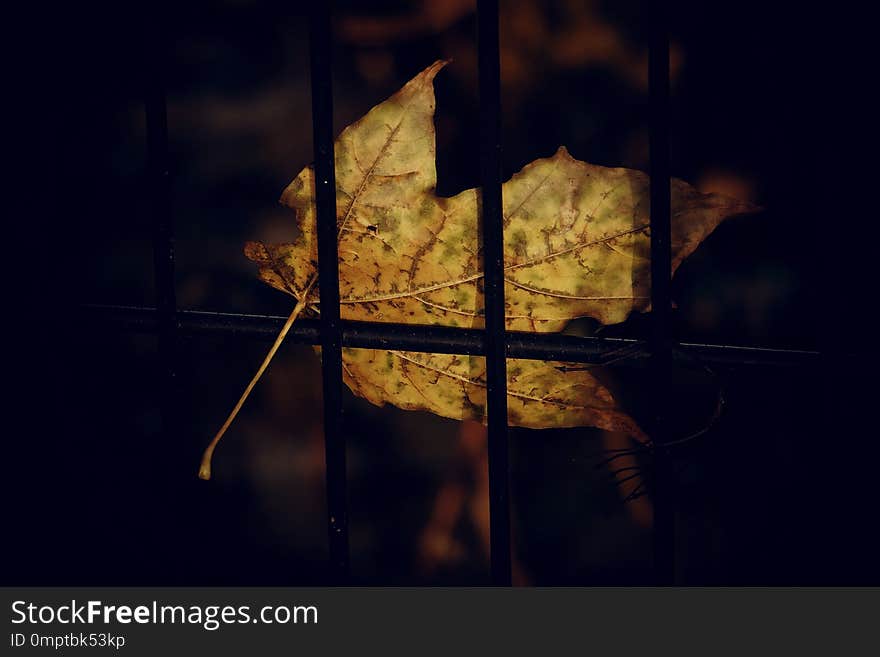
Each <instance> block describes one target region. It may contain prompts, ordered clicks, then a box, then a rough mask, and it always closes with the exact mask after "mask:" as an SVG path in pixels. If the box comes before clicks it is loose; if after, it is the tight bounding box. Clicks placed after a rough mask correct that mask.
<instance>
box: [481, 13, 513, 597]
mask: <svg viewBox="0 0 880 657" xmlns="http://www.w3.org/2000/svg"><path fill="white" fill-rule="evenodd" d="M477 24H478V28H477V29H478V35H477V45H478V58H479V83H480V187H481V190H482V191H481V199H482V221H481V228H482V236H483V271H484V279H483V282H484V292H485V295H484V296H485V304H486V307H485V319H486V401H487V417H488V433H489V555H490V558H489V561H490V574H491V581H492V584H493V585H495V586H510V583H511V557H510V508H509V507H510V492H509V488H510V486H509V469H510V468H509V453H508V441H507V354H506V340H505V336H504V333H505V330H504V328H505V327H504V321H505V320H504V235H503V230H504V224H503V221H502V206H501V68H500V55H499V44H498V0H479V1H478V2H477Z"/></svg>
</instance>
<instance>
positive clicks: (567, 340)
mask: <svg viewBox="0 0 880 657" xmlns="http://www.w3.org/2000/svg"><path fill="white" fill-rule="evenodd" d="M81 310H82V315H81V317H80V322H82V323H84V324H86V323H87V324H88V325H89V327H90V328H94V329H95V330H100V329H101V327H103V328H106V329H110V330H131V331H140V332H150V333H152V332H155V331H156V330H157V327H158V322H157V312H156V309H155V308H140V307H131V306H97V305H96V306H83V307H82V309H81ZM285 319H286V317H281V316H267V315H241V314H232V313H217V312H206V311H197V310H182V311H179V312H178V313H177V325H178V326H179V330H180V333H181V334H182V335H185V336H189V337H193V336H198V335H205V334H211V333H221V334H233V335H242V336H246V337H252V338H254V339H258V340H265V341H271V340H274V339H275V337H276V336H277V335H278V331H279V330H280V329H281V327H282V326H283V325H284V320H285ZM320 325H321V323H320V322H319V321H318V320H313V319H299V320H297V322H296V324H294V326H293V328H292V329H291V330H290V333H289V334H288V337H287V342H290V343H294V344H320V342H321V338H320V330H321V329H320ZM340 325H341V328H342V344H343V346H345V347H358V348H364V349H401V350H404V351H420V352H429V353H440V354H469V355H481V354H485V353H486V347H485V334H484V332H483V331H481V330H479V329H463V328H453V327H448V326H427V325H417V324H391V323H377V322H352V321H342V322H340ZM506 337H507V352H508V355H509V356H510V357H511V358H531V359H535V360H560V361H569V362H573V363H596V364H600V363H603V362H606V360H607V359H608V357H609V355H613V354H614V353H615V352H617V351H618V350H620V349H621V348H624V347H633V348H636V349H637V351H636V352H635V353H633V354H632V356H631V359H629V360H637V359H641V358H644V357H647V356H648V355H649V353H650V352H649V349H648V346H647V344H646V343H644V342H642V341H640V340H635V339H632V338H598V337H581V336H576V335H563V334H559V333H521V332H518V331H508V332H507V334H506ZM674 348H675V351H676V352H680V353H682V354H684V355H685V356H687V357H688V358H697V359H698V360H699V361H700V362H703V363H706V364H709V365H713V364H715V365H749V366H752V365H758V366H777V367H779V366H800V367H814V366H816V365H818V364H819V362H820V360H821V358H822V354H821V352H818V351H811V350H804V349H772V348H767V347H746V346H739V345H721V344H704V343H692V342H682V343H678V344H676V345H675V346H674ZM856 357H857V356H856V355H855V354H850V355H846V354H842V355H840V356H839V358H841V359H843V358H856ZM626 362H628V360H624V361H616V362H615V365H616V366H617V365H621V364H625V363H626Z"/></svg>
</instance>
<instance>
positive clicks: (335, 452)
mask: <svg viewBox="0 0 880 657" xmlns="http://www.w3.org/2000/svg"><path fill="white" fill-rule="evenodd" d="M310 18H311V25H310V32H309V35H310V57H311V82H312V129H313V136H314V147H315V206H316V209H317V221H318V271H319V278H318V285H319V289H320V295H321V368H322V375H323V389H324V445H325V453H326V462H327V514H328V532H329V543H330V569H331V571H330V572H331V577H332V578H333V579H334V583H336V584H342V583H345V582H346V581H347V580H348V577H349V553H348V505H347V499H346V497H347V495H346V488H347V485H346V472H345V437H344V436H343V433H342V331H341V327H340V324H339V265H338V263H339V259H338V253H337V236H336V174H335V161H334V152H333V79H332V64H331V52H332V32H331V23H330V3H329V2H315V3H312V9H311V17H310Z"/></svg>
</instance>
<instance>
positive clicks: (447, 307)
mask: <svg viewBox="0 0 880 657" xmlns="http://www.w3.org/2000/svg"><path fill="white" fill-rule="evenodd" d="M445 64H446V62H443V61H438V62H436V63H434V64H433V65H431V66H430V67H428V68H427V69H425V70H424V71H422V72H421V73H420V74H419V75H417V76H416V77H415V78H413V79H412V80H411V81H410V82H408V83H407V84H406V86H404V87H403V88H402V89H401V90H400V91H398V92H397V93H396V94H395V95H393V96H392V97H391V98H389V99H388V100H386V101H385V102H383V103H381V104H379V105H377V106H376V107H374V108H373V109H372V110H370V111H369V112H368V113H367V114H366V115H365V116H364V117H363V118H361V119H360V120H358V121H357V122H355V123H353V124H352V125H350V126H349V127H347V128H346V129H345V130H344V131H343V132H342V134H341V135H340V136H339V138H338V139H337V141H336V144H335V163H336V206H337V220H338V238H339V244H338V249H339V281H340V302H341V309H340V312H341V316H342V318H343V319H349V320H364V321H381V322H399V323H414V324H442V325H447V326H461V327H473V328H481V327H483V326H484V323H483V292H482V282H483V273H482V271H481V263H482V257H481V250H480V244H479V238H478V222H479V219H478V217H479V203H480V192H479V190H477V189H469V190H466V191H464V192H462V193H460V194H458V195H456V196H453V197H451V198H441V197H438V196H436V195H435V193H434V190H435V186H436V171H435V145H434V121H433V118H434V87H433V79H434V76H435V75H436V74H437V72H438V71H439V70H440V69H441V68H443V66H445ZM502 192H503V215H504V267H505V305H506V310H505V312H506V317H507V322H506V325H507V329H508V330H520V331H540V332H545V331H559V330H561V329H562V328H563V327H564V326H565V324H566V323H567V322H569V321H570V320H572V319H574V318H576V317H585V316H588V317H593V318H595V319H597V320H599V321H600V322H602V323H603V324H611V323H616V322H621V321H623V320H625V319H626V317H627V315H629V313H630V312H632V311H634V310H639V311H644V310H647V309H648V305H649V300H650V260H649V254H650V233H649V216H648V210H649V208H648V202H649V184H648V178H647V176H646V175H645V174H643V173H641V172H638V171H632V170H629V169H619V168H606V167H600V166H595V165H591V164H587V163H585V162H580V161H578V160H575V159H573V158H572V157H571V156H570V155H569V154H568V152H567V151H566V150H565V148H560V149H559V150H558V151H557V153H556V154H555V155H554V156H553V157H551V158H546V159H541V160H536V161H535V162H532V163H531V164H529V165H527V166H526V167H524V168H523V169H522V171H520V172H519V173H517V174H516V175H514V176H513V177H512V178H511V179H510V180H509V181H508V182H506V183H505V184H504V186H503V190H502ZM281 202H282V203H283V204H285V205H287V206H289V207H291V208H292V209H293V210H294V211H295V213H296V227H297V228H298V229H299V236H298V237H297V238H296V240H295V241H294V242H291V243H289V244H263V243H261V242H249V243H248V244H247V245H246V247H245V253H246V255H247V256H248V258H250V259H251V260H253V261H254V262H256V263H257V264H258V265H259V271H260V278H262V279H263V280H264V281H265V282H267V283H269V284H270V285H272V286H274V287H276V288H278V289H279V290H282V291H284V292H287V293H288V294H291V295H292V296H293V297H294V298H295V299H296V300H297V303H296V306H295V308H294V310H293V312H292V313H291V315H290V317H289V318H288V320H287V322H286V324H285V327H284V329H282V331H281V334H280V335H279V336H278V339H277V340H276V342H275V344H274V345H273V347H272V349H271V350H270V352H269V355H268V356H267V358H266V360H265V361H264V363H263V365H262V366H261V368H260V369H259V371H258V372H257V374H256V376H255V377H254V379H253V380H252V381H251V383H250V385H249V386H248V388H247V389H246V390H245V393H244V395H242V398H241V399H240V400H239V403H238V404H237V405H236V407H235V409H234V410H233V412H232V414H231V415H230V417H229V418H228V419H227V421H226V423H224V426H223V427H222V428H221V430H220V431H219V432H218V434H217V436H215V439H214V440H213V441H212V443H211V445H210V446H209V447H208V449H207V450H206V453H205V458H204V460H203V463H202V470H201V472H200V476H202V477H203V478H207V477H209V476H210V457H211V454H212V452H213V448H214V446H215V445H216V443H217V441H218V440H219V438H220V436H222V434H223V433H224V432H225V430H226V428H227V427H228V426H229V423H230V422H231V421H232V419H233V418H234V417H235V414H236V413H237V412H238V410H239V408H240V407H241V404H242V403H243V401H244V399H245V398H246V397H247V395H248V394H249V392H250V390H251V389H252V388H253V385H254V384H255V383H256V381H257V380H258V379H259V377H260V376H261V375H262V372H263V371H264V370H265V368H266V366H267V365H268V362H269V361H270V360H271V358H272V356H273V355H274V353H275V350H277V348H278V346H279V345H280V343H281V341H282V340H283V338H284V336H285V335H286V333H287V331H288V330H289V328H290V326H291V325H292V323H293V322H294V321H295V319H296V318H297V317H298V316H299V315H300V314H301V313H302V312H303V311H304V310H307V309H308V311H310V312H319V310H320V304H319V299H318V293H317V287H316V282H317V267H316V263H317V257H318V256H317V232H316V231H317V228H316V226H317V224H316V217H315V204H314V172H313V169H312V167H307V168H306V169H304V170H303V171H302V172H301V173H300V174H299V175H298V176H297V177H296V179H295V180H294V181H293V182H292V183H291V184H290V185H289V186H288V187H287V189H286V190H285V191H284V193H283V195H282V197H281ZM751 209H752V208H751V206H750V205H749V204H747V203H744V202H741V201H737V200H734V199H730V198H726V197H723V196H720V195H717V194H700V193H699V192H697V191H696V190H695V189H694V188H692V187H690V186H689V185H687V184H686V183H684V182H682V181H679V180H673V181H672V270H673V271H675V269H676V268H677V267H678V265H679V264H680V263H681V261H682V260H683V259H684V258H685V257H687V256H688V255H689V254H690V253H691V252H692V251H693V250H694V249H695V248H696V247H697V246H698V245H699V243H700V242H701V241H702V240H703V239H705V238H706V236H707V235H708V234H709V233H710V232H712V230H714V228H715V227H716V226H717V225H718V224H719V223H720V222H721V221H722V220H724V219H725V218H726V217H728V216H731V215H733V214H739V213H743V212H747V211H749V210H751ZM562 365H563V364H561V363H553V362H543V361H533V360H510V361H509V367H508V387H509V391H508V393H509V399H508V406H509V422H510V423H511V424H512V425H516V426H523V427H531V428H545V427H550V426H553V427H563V426H578V425H590V426H596V427H600V428H603V429H607V430H612V431H614V430H617V431H626V432H628V433H630V434H631V435H633V436H636V437H639V438H644V434H643V433H642V431H641V430H640V429H639V427H638V425H637V424H636V423H635V422H634V421H633V420H632V419H631V418H629V417H628V416H627V415H625V414H624V413H622V412H620V411H619V410H617V408H616V406H615V403H614V400H613V399H612V397H611V394H610V393H609V392H608V390H607V389H606V388H605V387H603V386H602V385H601V384H600V383H599V382H598V381H597V380H596V379H595V378H594V377H593V376H592V374H590V373H589V372H588V371H587V370H586V369H585V368H584V367H576V368H566V367H562ZM343 375H344V377H343V378H344V380H345V383H346V384H347V385H348V386H349V388H351V390H352V391H353V392H354V393H355V394H357V395H359V396H361V397H363V398H365V399H367V400H369V401H371V402H373V403H374V404H378V405H382V404H384V403H391V404H394V405H396V406H399V407H401V408H406V409H417V410H428V411H431V412H433V413H436V414H438V415H442V416H444V417H451V418H456V419H477V420H485V406H486V387H485V386H486V383H485V359H484V358H483V357H479V356H454V355H440V354H423V353H414V352H401V351H381V350H371V349H344V350H343Z"/></svg>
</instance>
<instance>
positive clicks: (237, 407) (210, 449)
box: [199, 275, 318, 479]
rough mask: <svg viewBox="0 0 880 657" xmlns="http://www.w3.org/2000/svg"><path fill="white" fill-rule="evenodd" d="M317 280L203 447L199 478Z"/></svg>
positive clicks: (207, 472) (206, 474) (204, 475)
mask: <svg viewBox="0 0 880 657" xmlns="http://www.w3.org/2000/svg"><path fill="white" fill-rule="evenodd" d="M317 280H318V277H317V275H315V276H313V277H312V279H311V280H310V281H309V283H308V285H306V288H305V290H304V291H303V293H302V295H301V296H300V299H299V301H297V302H296V306H294V308H293V310H292V311H291V313H290V316H289V317H288V318H287V321H286V322H284V326H283V327H282V328H281V331H280V332H279V333H278V337H277V338H275V342H274V344H273V345H272V348H271V349H269V353H267V354H266V357H265V358H264V359H263V363H262V365H260V368H259V369H258V370H257V373H256V374H254V377H253V378H252V379H251V382H250V383H248V385H247V388H245V389H244V392H243V393H241V397H239V399H238V402H237V403H236V404H235V406H234V407H233V409H232V412H231V413H230V414H229V417H227V418H226V421H225V422H224V423H223V426H222V427H220V430H219V431H218V432H217V435H216V436H214V439H213V440H212V441H211V442H210V444H209V445H208V446H207V447H206V448H205V451H204V453H203V454H202V462H201V465H200V466H199V479H210V478H211V457H212V456H213V455H214V449H215V448H216V447H217V443H219V442H220V439H221V438H222V437H223V434H225V433H226V430H227V429H229V425H231V424H232V421H233V420H234V419H235V416H236V415H238V412H239V411H240V410H241V407H242V406H244V402H245V400H246V399H247V398H248V397H249V396H250V394H251V391H252V390H253V389H254V386H255V385H257V381H259V380H260V378H261V377H262V376H263V373H264V372H265V371H266V368H267V367H269V363H270V362H272V359H273V358H274V357H275V353H276V352H277V351H278V348H279V347H280V346H281V343H282V342H284V338H286V337H287V334H288V332H289V331H290V327H291V326H293V322H294V321H296V318H297V317H299V315H300V313H302V311H303V309H304V308H305V307H306V305H307V303H308V300H309V294H310V293H311V291H312V288H313V287H314V286H315V282H316V281H317Z"/></svg>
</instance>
